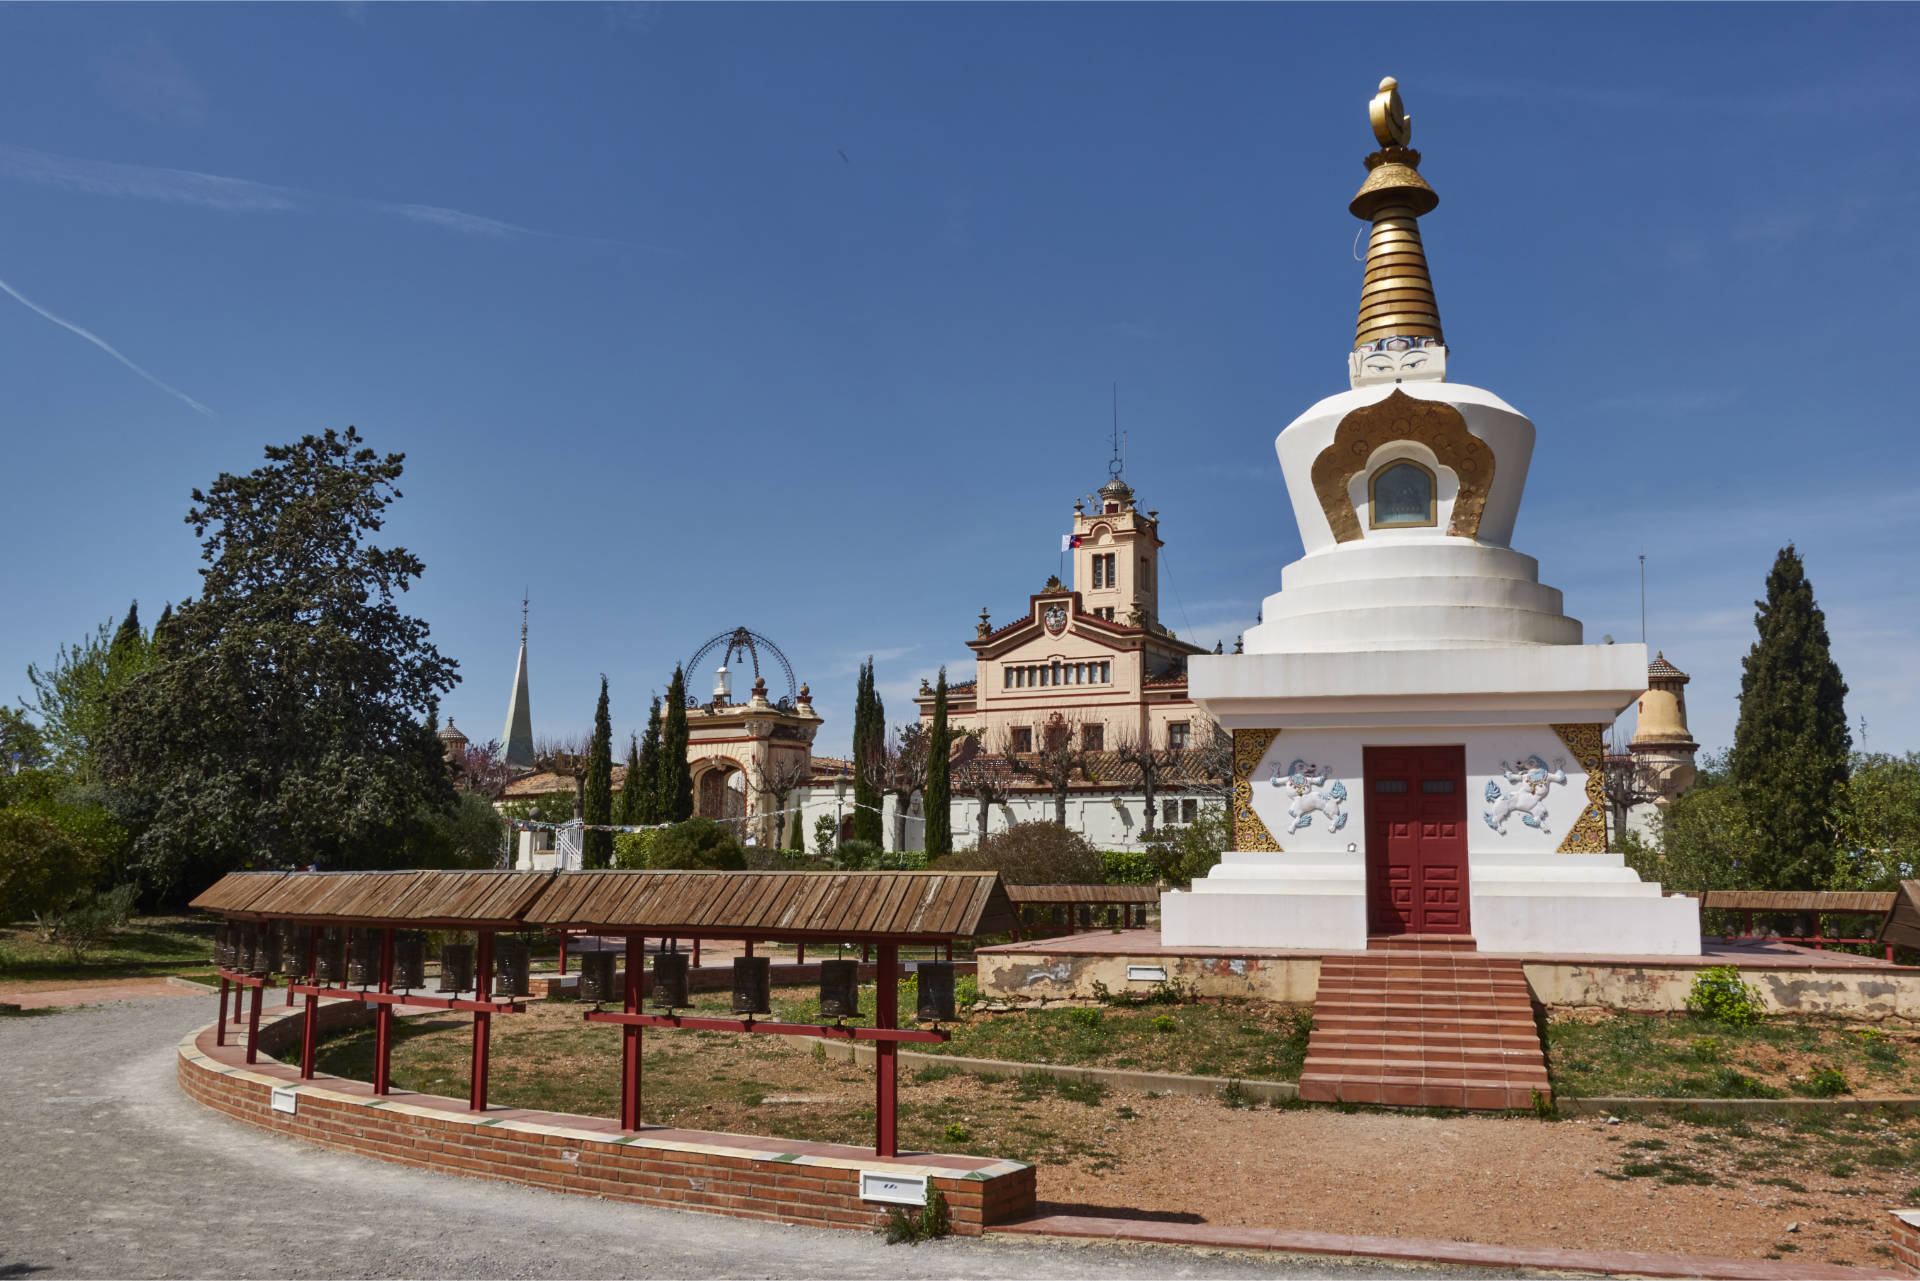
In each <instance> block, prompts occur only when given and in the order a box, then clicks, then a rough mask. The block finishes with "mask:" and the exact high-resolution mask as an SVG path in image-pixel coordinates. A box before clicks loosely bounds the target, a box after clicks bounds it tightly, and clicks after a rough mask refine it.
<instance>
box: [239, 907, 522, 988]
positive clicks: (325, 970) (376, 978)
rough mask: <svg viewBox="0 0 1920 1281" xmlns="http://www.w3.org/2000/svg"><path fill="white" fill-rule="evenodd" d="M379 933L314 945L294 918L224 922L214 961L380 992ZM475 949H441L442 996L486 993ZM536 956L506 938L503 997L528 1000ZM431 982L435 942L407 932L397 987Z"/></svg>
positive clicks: (501, 952)
mask: <svg viewBox="0 0 1920 1281" xmlns="http://www.w3.org/2000/svg"><path fill="white" fill-rule="evenodd" d="M380 933H381V932H380V931H379V930H370V929H346V928H343V927H341V926H337V925H336V926H328V927H326V928H325V929H322V930H321V931H320V936H319V947H318V949H317V953H316V949H315V947H314V933H313V927H312V926H309V925H301V924H298V923H296V922H293V921H282V922H280V923H279V924H278V925H277V926H276V925H275V924H273V923H271V922H269V923H264V924H254V923H250V922H235V923H232V924H225V925H220V926H218V927H216V928H215V930H214V935H213V955H214V960H215V961H216V962H217V963H218V964H219V965H220V966H221V967H222V968H224V969H229V970H239V971H243V972H245V973H248V974H256V975H260V976H262V977H265V976H266V975H268V974H281V975H285V976H286V977H287V978H289V979H308V978H311V979H312V980H313V981H314V982H315V983H317V984H319V985H321V986H323V987H330V986H336V985H337V986H347V987H359V988H371V987H376V986H378V985H379V983H380V955H381V948H382V941H381V938H380ZM474 959H475V958H474V945H473V944H471V943H446V944H443V945H442V946H441V948H440V981H439V984H438V987H437V988H436V990H437V991H440V992H450V993H454V994H458V993H461V992H474V993H475V995H476V996H477V995H478V994H479V991H478V988H477V987H476V984H475V979H474ZM529 963H530V952H529V949H528V947H527V945H526V944H525V943H524V942H521V941H519V940H515V939H501V940H499V941H497V942H496V943H495V944H494V947H493V974H492V980H493V982H492V987H493V992H494V995H496V996H526V995H528V994H529V993H530V992H532V990H533V987H532V983H531V980H530V977H529V972H528V971H529ZM426 985H427V940H426V937H425V936H424V935H422V934H421V933H419V932H418V931H413V930H403V931H400V932H399V935H398V937H396V938H395V939H394V941H393V987H394V990H396V991H400V992H413V991H418V990H420V989H422V988H425V987H426Z"/></svg>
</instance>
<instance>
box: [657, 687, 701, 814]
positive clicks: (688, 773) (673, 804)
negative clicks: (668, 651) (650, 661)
mask: <svg viewBox="0 0 1920 1281" xmlns="http://www.w3.org/2000/svg"><path fill="white" fill-rule="evenodd" d="M660 800H661V805H662V809H663V811H664V812H663V813H662V814H661V815H660V818H659V821H660V822H662V823H684V822H686V821H687V820H688V819H690V818H692V817H693V771H692V770H691V769H689V768H688V766H687V676H686V673H685V672H683V671H681V670H680V669H679V668H678V667H676V668H674V669H673V680H672V682H671V683H670V684H669V685H668V686H667V721H666V726H665V728H664V729H662V731H661V733H660Z"/></svg>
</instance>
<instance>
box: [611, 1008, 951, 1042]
mask: <svg viewBox="0 0 1920 1281" xmlns="http://www.w3.org/2000/svg"><path fill="white" fill-rule="evenodd" d="M582 1017H584V1018H585V1019H586V1021H587V1022H589V1023H618V1024H621V1025H623V1026H626V1027H677V1028H686V1029H688V1030H689V1031H695V1032H760V1033H764V1034H766V1035H769V1036H817V1037H820V1038H822V1039H823V1040H829V1041H889V1042H899V1041H930V1042H944V1041H950V1040H952V1039H953V1037H952V1034H951V1033H947V1032H940V1031H933V1032H929V1031H925V1030H923V1029H921V1028H911V1027H903V1028H880V1027H849V1026H846V1025H844V1024H840V1023H770V1022H767V1021H765V1020H763V1019H715V1018H706V1017H695V1016H693V1015H688V1014H638V1013H622V1012H621V1011H619V1010H588V1011H587V1012H586V1014H585V1015H583V1016H582Z"/></svg>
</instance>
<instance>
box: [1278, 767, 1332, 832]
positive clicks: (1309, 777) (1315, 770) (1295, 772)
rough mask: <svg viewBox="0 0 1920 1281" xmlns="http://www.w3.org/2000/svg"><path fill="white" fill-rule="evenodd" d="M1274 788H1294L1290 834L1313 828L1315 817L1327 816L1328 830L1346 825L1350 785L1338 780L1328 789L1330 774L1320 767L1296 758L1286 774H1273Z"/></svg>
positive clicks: (1291, 802) (1288, 815) (1281, 772)
mask: <svg viewBox="0 0 1920 1281" xmlns="http://www.w3.org/2000/svg"><path fill="white" fill-rule="evenodd" d="M1273 785H1274V786H1275V787H1286V788H1291V789H1293V800H1292V801H1290V802H1289V803H1288V804H1287V817H1288V818H1289V819H1291V820H1292V822H1291V823H1289V824H1288V826H1287V834H1288V835H1292V834H1293V833H1295V832H1297V831H1299V830H1300V829H1301V828H1303V827H1310V826H1312V825H1313V816H1314V815H1315V814H1324V815H1326V819H1327V830H1328V831H1332V832H1337V831H1339V830H1340V829H1341V828H1343V827H1345V826H1346V825H1347V809H1346V806H1347V785H1346V784H1345V783H1342V782H1341V781H1340V780H1339V779H1337V778H1336V779H1334V780H1333V786H1331V787H1328V786H1327V771H1326V770H1325V769H1323V768H1321V767H1320V766H1318V765H1309V764H1307V763H1306V762H1305V761H1303V760H1298V759H1296V760H1295V761H1294V762H1293V764H1291V765H1289V766H1287V768H1286V769H1285V770H1284V771H1283V770H1278V769H1276V770H1274V771H1273Z"/></svg>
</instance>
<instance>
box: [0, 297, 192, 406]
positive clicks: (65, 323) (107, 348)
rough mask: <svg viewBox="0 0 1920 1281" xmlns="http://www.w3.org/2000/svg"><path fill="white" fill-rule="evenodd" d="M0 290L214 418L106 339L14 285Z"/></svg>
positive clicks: (176, 388) (163, 389)
mask: <svg viewBox="0 0 1920 1281" xmlns="http://www.w3.org/2000/svg"><path fill="white" fill-rule="evenodd" d="M0 290H5V291H6V293H7V295H8V296H9V297H11V298H12V299H13V300H14V301H15V302H17V303H19V304H20V305H21V306H22V307H25V308H26V309H27V310H28V311H31V312H33V313H34V314H35V315H39V316H44V317H46V318H47V319H48V320H51V321H52V322H53V323H54V324H56V325H58V326H60V327H61V328H62V329H70V330H72V331H73V332H74V333H76V334H79V335H80V336H81V337H82V338H84V339H86V340H87V341H88V342H90V343H92V344H93V345H94V346H96V347H98V348H99V349H100V350H101V351H104V352H106V353H107V354H108V355H109V356H112V357H113V358H114V359H115V360H117V361H119V362H120V363H121V364H123V365H125V366H126V367H127V368H128V369H131V370H132V371H133V372H134V373H136V374H139V375H140V376H141V377H142V378H144V379H146V380H147V381H148V382H150V383H152V384H153V385H154V386H156V387H158V388H159V389H160V390H161V391H164V392H166V393H167V394H168V395H169V396H178V397H179V398H180V399H181V400H184V401H185V402H187V404H189V405H191V406H192V407H193V408H195V409H197V410H199V411H200V412H201V413H203V414H205V415H206V416H207V417H209V418H212V417H213V416H214V413H213V411H212V410H211V409H208V408H207V407H206V406H205V405H203V404H201V403H200V402H199V401H197V400H195V399H194V398H193V397H191V396H189V395H187V393H186V392H184V391H181V390H180V389H179V388H178V387H169V386H168V385H167V384H165V383H163V382H161V381H160V380H159V379H158V378H155V377H154V376H153V375H152V374H150V373H148V372H147V371H146V370H144V369H142V368H140V366H138V365H136V364H134V363H133V362H132V361H131V360H128V359H127V358H126V357H125V356H123V355H121V354H120V353H119V352H118V351H116V350H114V347H113V344H112V343H110V342H108V341H107V340H106V339H104V338H102V337H100V336H99V335H98V334H93V333H89V332H87V331H86V330H84V329H82V328H81V327H80V326H78V325H76V324H74V323H73V322H72V321H71V320H62V319H60V317H58V316H56V315H54V314H53V313H52V312H50V311H48V310H47V309H46V308H45V307H42V306H41V305H40V304H39V303H37V302H35V301H33V300H32V299H31V298H29V297H27V296H26V295H25V294H23V293H21V292H20V291H19V290H18V289H15V288H14V287H13V286H12V285H10V284H8V283H7V282H6V281H4V280H0Z"/></svg>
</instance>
